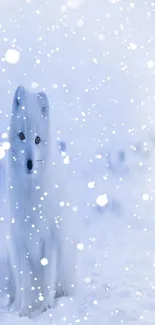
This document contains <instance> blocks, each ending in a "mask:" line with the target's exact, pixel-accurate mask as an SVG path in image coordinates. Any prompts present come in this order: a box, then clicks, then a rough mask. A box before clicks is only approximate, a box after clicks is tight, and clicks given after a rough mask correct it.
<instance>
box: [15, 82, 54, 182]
mask: <svg viewBox="0 0 155 325" xmlns="http://www.w3.org/2000/svg"><path fill="white" fill-rule="evenodd" d="M49 137H50V135H49V103H48V98H47V96H46V94H45V93H44V92H39V93H30V92H28V91H27V90H26V89H25V88H24V87H22V86H19V87H18V88H17V90H16V92H15V95H14V99H13V108H12V117H11V124H10V134H9V141H10V159H11V164H12V165H13V169H14V170H15V171H16V172H17V178H18V171H19V173H20V171H22V173H23V172H24V174H26V175H27V177H35V175H36V176H37V174H38V173H39V175H40V171H41V170H45V169H46V167H45V165H46V163H47V160H48V155H49V142H50V139H49Z"/></svg>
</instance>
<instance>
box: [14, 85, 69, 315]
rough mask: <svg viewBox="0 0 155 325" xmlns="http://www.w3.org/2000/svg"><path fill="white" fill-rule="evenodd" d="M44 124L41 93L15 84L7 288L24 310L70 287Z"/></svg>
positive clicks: (46, 303) (39, 305)
mask: <svg viewBox="0 0 155 325" xmlns="http://www.w3.org/2000/svg"><path fill="white" fill-rule="evenodd" d="M49 130H50V123H49V103H48V98H47V96H46V94H45V93H44V92H40V93H30V92H28V91H27V90H26V89H25V88H24V87H22V86H19V87H18V88H17V90H16V92H15V95H14V100H13V110H12V118H11V125H10V135H9V141H10V145H11V147H10V150H9V153H8V172H9V174H8V179H9V203H10V212H9V223H8V226H9V236H8V237H9V238H8V243H9V245H8V264H9V270H10V276H9V285H8V290H9V305H10V306H13V308H14V309H15V310H17V311H19V313H20V315H27V316H30V315H31V313H32V312H34V311H35V310H36V309H39V310H40V311H44V310H46V309H47V308H50V307H53V306H54V299H55V297H56V295H59V294H60V292H62V291H64V294H71V290H70V288H72V287H74V286H72V285H71V284H72V282H71V283H69V278H70V281H72V280H71V278H72V275H71V274H67V272H68V268H65V261H66V260H67V257H65V256H62V251H61V248H60V246H61V245H60V244H61V240H59V239H60V236H61V234H60V235H59V227H56V224H59V223H58V220H57V217H58V218H60V215H59V213H58V211H55V209H54V208H53V204H52V200H53V201H54V200H56V198H54V197H52V193H53V192H52V190H51V182H52V180H51V178H50V174H49V171H50V169H51V167H52V162H51V160H50V149H51V142H50V140H51V136H50V131H49ZM50 164H51V165H50ZM54 185H55V184H54ZM67 263H68V262H67ZM72 265H73V264H72ZM67 267H68V265H67ZM65 270H66V271H65ZM70 271H71V269H70ZM70 271H69V272H70ZM65 272H66V273H65ZM73 273H74V271H73V268H72V274H73ZM65 274H67V278H66V279H64V278H65ZM62 278H63V280H62ZM59 287H60V288H59Z"/></svg>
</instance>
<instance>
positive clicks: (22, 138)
mask: <svg viewBox="0 0 155 325" xmlns="http://www.w3.org/2000/svg"><path fill="white" fill-rule="evenodd" d="M19 137H20V140H22V141H23V140H25V135H24V133H23V132H20V133H19Z"/></svg>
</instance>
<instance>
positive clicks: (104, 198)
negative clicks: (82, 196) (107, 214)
mask: <svg viewBox="0 0 155 325" xmlns="http://www.w3.org/2000/svg"><path fill="white" fill-rule="evenodd" d="M96 203H97V205H99V206H100V207H104V206H105V205H106V204H107V203H108V197H107V194H102V195H99V196H98V197H97V199H96Z"/></svg>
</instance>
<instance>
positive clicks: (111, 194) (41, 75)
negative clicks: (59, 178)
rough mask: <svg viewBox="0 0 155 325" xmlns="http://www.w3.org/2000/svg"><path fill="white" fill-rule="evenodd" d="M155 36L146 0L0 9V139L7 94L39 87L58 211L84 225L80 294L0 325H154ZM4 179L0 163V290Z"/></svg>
mask: <svg viewBox="0 0 155 325" xmlns="http://www.w3.org/2000/svg"><path fill="white" fill-rule="evenodd" d="M154 29H155V2H154V1H153V0H152V1H151V0H150V1H144V0H143V1H142V0H136V1H134V0H132V1H130V0H109V1H108V0H66V1H65V0H47V1H46V0H44V1H43V0H12V1H11V0H6V1H4V2H3V1H1V3H0V58H1V61H0V96H1V107H0V138H1V136H2V134H3V133H4V132H7V127H8V125H9V117H10V113H11V106H12V97H13V93H14V91H15V88H16V87H17V86H18V85H19V84H23V85H24V86H25V87H27V88H28V89H29V90H35V91H36V90H38V89H42V88H43V89H45V90H46V92H47V94H48V96H49V98H50V103H51V116H52V123H53V127H54V129H55V134H56V137H58V138H59V139H60V140H62V141H64V142H65V143H66V146H67V155H69V157H70V162H69V164H67V165H66V167H65V168H66V172H67V175H68V187H69V189H70V201H71V202H72V204H71V205H70V207H68V211H69V213H78V217H79V218H80V220H81V221H82V234H80V237H79V238H80V240H81V243H82V244H83V246H82V245H81V246H80V247H81V248H83V249H81V250H79V251H78V262H77V263H78V283H79V291H80V294H79V296H78V297H76V298H74V299H70V298H62V299H60V301H59V302H58V304H57V306H56V308H55V309H54V310H50V311H48V312H46V313H44V314H42V315H40V316H38V317H36V318H34V319H32V320H29V319H25V318H19V317H18V316H16V315H13V314H7V313H3V312H1V314H0V322H1V323H3V324H4V325H12V324H16V325H18V324H21V325H27V324H32V323H36V324H37V325H46V324H49V323H50V324H53V325H61V324H70V325H72V324H76V323H80V324H89V325H112V324H115V325H117V324H125V325H126V324H129V325H135V324H136V325H139V324H145V325H149V324H154V322H155V321H154V319H155V130H154V128H155V37H154ZM11 49H13V51H10V50H11ZM8 50H9V51H8ZM7 114H8V115H7ZM1 141H4V139H1ZM0 155H1V151H0ZM4 172H5V158H4V159H2V160H0V184H1V188H0V194H1V210H0V217H1V219H0V231H1V237H0V238H1V241H0V243H1V252H0V255H1V261H0V264H1V267H0V278H1V279H0V286H1V290H2V292H3V291H4V289H5V285H6V280H5V277H6V269H5V233H4V227H5V207H4V206H3V204H2V198H3V186H4V181H5V177H4V176H5V175H4ZM66 203H67V202H65V204H66ZM98 203H99V204H98ZM102 204H103V205H104V206H103V207H101V206H100V205H102ZM3 218H4V220H3ZM79 229H81V228H79ZM79 229H77V231H78V230H79ZM80 232H81V230H80ZM67 258H69V257H68V256H66V259H67Z"/></svg>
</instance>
